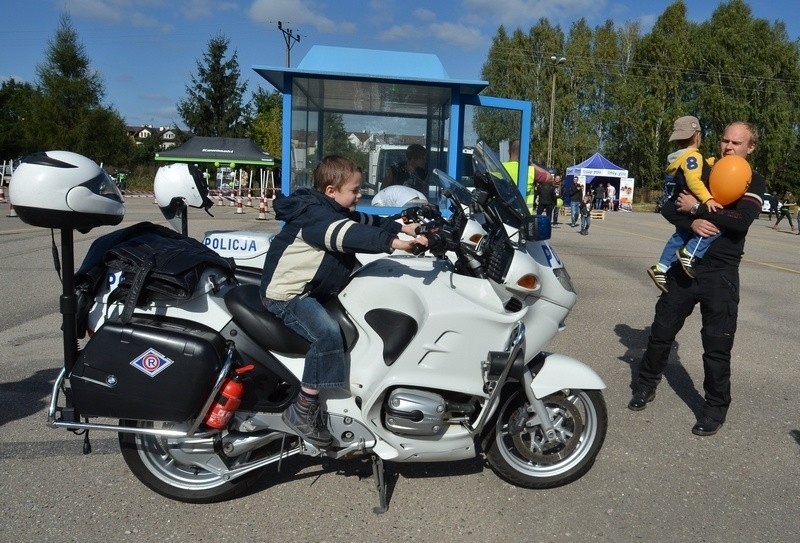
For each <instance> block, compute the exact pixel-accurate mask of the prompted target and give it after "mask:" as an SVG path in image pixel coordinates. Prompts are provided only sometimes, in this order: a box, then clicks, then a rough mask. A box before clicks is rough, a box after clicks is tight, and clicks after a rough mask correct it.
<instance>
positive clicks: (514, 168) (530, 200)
mask: <svg viewBox="0 0 800 543" xmlns="http://www.w3.org/2000/svg"><path fill="white" fill-rule="evenodd" d="M503 167H504V168H505V169H506V171H507V172H508V174H509V175H510V176H511V179H513V180H514V183H516V182H517V180H518V179H519V162H517V161H516V160H510V161H508V162H503ZM534 173H535V170H534V167H533V164H530V165H529V166H528V187H527V188H528V190H527V192H526V194H525V204H527V206H528V209H529V210H530V212H531V213H534V212H535V210H534V200H536V196H535V195H534V190H535V187H536V181H535V180H536V178H535V176H534Z"/></svg>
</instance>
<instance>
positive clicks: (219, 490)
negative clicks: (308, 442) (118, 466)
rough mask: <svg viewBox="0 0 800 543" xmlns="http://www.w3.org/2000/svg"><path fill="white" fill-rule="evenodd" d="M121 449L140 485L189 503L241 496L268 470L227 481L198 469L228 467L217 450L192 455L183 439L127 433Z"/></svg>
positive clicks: (129, 423) (121, 436)
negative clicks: (206, 466)
mask: <svg viewBox="0 0 800 543" xmlns="http://www.w3.org/2000/svg"><path fill="white" fill-rule="evenodd" d="M120 423H121V424H122V425H125V426H137V427H145V426H146V427H151V428H152V427H153V424H152V423H149V422H148V423H145V422H142V421H120ZM163 427H164V428H168V427H169V428H171V429H176V430H180V429H182V428H181V427H180V425H169V424H166V423H165V424H164V426H163ZM119 445H120V450H121V452H122V457H123V458H124V459H125V463H126V464H127V465H128V468H129V469H130V470H131V472H132V473H133V474H134V475H135V476H136V478H137V479H139V481H141V482H142V483H144V485H145V486H147V487H148V488H150V489H151V490H153V491H155V492H157V493H159V494H161V495H162V496H165V497H167V498H170V499H173V500H177V501H181V502H187V503H214V502H220V501H225V500H229V499H232V498H234V497H236V496H239V495H241V494H242V493H244V492H245V491H246V490H247V489H249V488H250V487H251V486H252V485H253V484H254V483H255V482H256V481H257V480H258V478H259V477H260V475H261V474H262V473H263V471H264V469H265V468H261V469H255V470H253V471H251V472H248V473H245V474H244V475H241V476H239V477H237V478H235V479H231V480H226V479H225V478H224V477H223V476H222V475H219V474H217V473H214V472H212V471H209V470H206V469H203V468H202V467H200V466H199V465H198V464H200V465H202V464H204V463H209V464H213V465H216V466H224V465H225V464H224V463H223V460H222V458H221V457H220V456H219V454H218V453H217V452H215V451H214V450H213V448H209V449H208V450H205V451H202V450H200V451H198V450H197V449H195V450H192V451H191V452H188V450H189V449H190V447H189V446H188V445H187V446H186V447H184V446H182V445H181V440H179V439H174V438H165V437H159V436H152V435H143V434H131V433H127V432H120V433H119ZM243 460H246V459H243ZM228 462H230V460H229V461H228Z"/></svg>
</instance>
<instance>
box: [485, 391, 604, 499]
mask: <svg viewBox="0 0 800 543" xmlns="http://www.w3.org/2000/svg"><path fill="white" fill-rule="evenodd" d="M543 401H544V404H545V407H546V409H547V415H548V417H549V418H550V420H551V421H552V422H553V424H554V426H555V429H556V432H557V434H558V440H557V442H556V443H547V441H546V440H545V439H544V436H543V432H542V429H541V427H540V426H538V425H533V426H526V425H525V422H526V421H529V420H531V416H532V415H534V414H533V413H531V412H530V410H529V409H528V403H527V399H526V397H525V395H524V394H523V393H522V392H521V391H515V392H513V393H512V394H510V395H509V396H508V397H507V399H506V401H505V402H504V403H503V405H502V407H501V409H500V411H499V413H498V415H497V418H496V422H495V428H494V432H493V433H492V434H493V435H492V436H491V437H490V440H489V443H488V445H487V447H486V459H487V460H488V462H489V465H490V466H491V467H492V470H493V471H494V472H495V473H497V474H498V475H499V476H500V477H502V478H503V479H505V480H506V481H508V482H510V483H512V484H514V485H517V486H521V487H524V488H536V489H543V488H553V487H556V486H561V485H565V484H568V483H571V482H573V481H575V480H577V479H579V478H580V477H581V476H583V475H584V474H585V473H586V472H587V471H589V469H590V468H591V467H592V464H593V463H594V461H595V458H596V457H597V454H598V453H599V452H600V448H601V447H602V445H603V441H604V440H605V436H606V430H607V428H608V411H607V410H606V404H605V400H604V399H603V395H602V393H601V392H600V391H597V390H589V391H586V390H571V391H568V392H567V394H564V393H563V392H559V393H557V394H552V395H550V396H547V397H545V398H544V399H543Z"/></svg>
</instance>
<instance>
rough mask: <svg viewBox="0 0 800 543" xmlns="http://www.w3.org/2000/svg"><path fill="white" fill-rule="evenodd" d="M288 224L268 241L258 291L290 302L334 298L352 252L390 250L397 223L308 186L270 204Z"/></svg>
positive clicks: (348, 268) (347, 273)
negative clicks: (300, 298) (303, 298)
mask: <svg viewBox="0 0 800 543" xmlns="http://www.w3.org/2000/svg"><path fill="white" fill-rule="evenodd" d="M273 208H274V209H275V216H276V218H277V219H278V220H281V221H285V222H286V224H285V225H284V227H283V228H282V229H281V231H280V232H278V234H277V235H276V236H275V239H273V240H272V242H271V243H270V246H269V250H268V251H267V256H266V260H265V262H264V271H263V273H262V275H261V295H262V296H263V297H266V298H268V299H271V300H290V299H292V298H294V297H295V296H300V295H309V296H312V297H313V298H316V299H318V300H320V301H323V302H324V301H325V300H327V299H328V298H330V297H332V296H335V295H336V294H337V293H338V292H339V290H340V289H341V288H342V287H343V286H344V285H345V284H346V283H347V279H348V277H349V276H350V274H351V273H352V271H353V269H354V268H355V266H356V256H355V253H391V252H392V240H393V239H394V238H395V237H396V234H397V233H398V232H400V229H401V226H400V224H399V223H397V222H395V221H393V220H386V219H384V218H382V217H379V216H377V215H368V214H366V213H361V212H359V211H353V212H351V211H350V210H349V209H347V208H345V207H342V206H341V205H339V204H338V203H337V202H336V201H335V200H334V199H332V198H329V197H328V196H325V195H324V194H323V193H321V192H319V191H317V190H315V189H312V188H300V189H297V190H296V191H294V192H293V193H292V194H291V196H288V197H287V196H281V195H278V197H277V198H276V199H275V202H274V204H273Z"/></svg>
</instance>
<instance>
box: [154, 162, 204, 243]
mask: <svg viewBox="0 0 800 543" xmlns="http://www.w3.org/2000/svg"><path fill="white" fill-rule="evenodd" d="M153 191H154V192H155V197H156V202H158V207H159V208H160V209H161V213H162V214H163V215H164V217H165V218H166V219H167V220H168V221H169V222H170V224H172V226H173V228H175V229H176V230H178V231H179V232H180V231H181V228H180V210H181V208H182V207H183V206H182V204H183V203H185V204H186V205H187V206H190V207H196V208H198V209H205V210H206V212H207V213H208V209H209V208H210V207H211V206H213V205H214V202H212V201H211V200H209V198H208V185H207V184H206V180H205V177H203V174H202V172H200V170H199V169H198V168H197V167H195V166H190V165H189V164H180V163H179V164H169V165H167V166H161V167H160V168H159V169H158V172H156V178H155V181H153Z"/></svg>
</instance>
